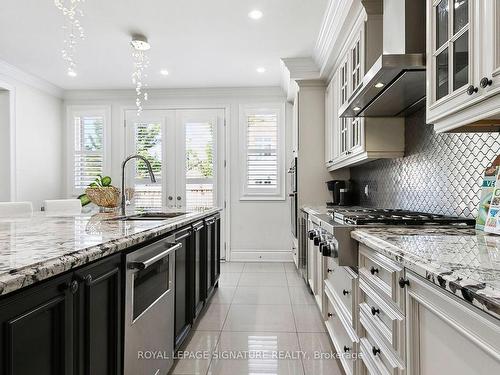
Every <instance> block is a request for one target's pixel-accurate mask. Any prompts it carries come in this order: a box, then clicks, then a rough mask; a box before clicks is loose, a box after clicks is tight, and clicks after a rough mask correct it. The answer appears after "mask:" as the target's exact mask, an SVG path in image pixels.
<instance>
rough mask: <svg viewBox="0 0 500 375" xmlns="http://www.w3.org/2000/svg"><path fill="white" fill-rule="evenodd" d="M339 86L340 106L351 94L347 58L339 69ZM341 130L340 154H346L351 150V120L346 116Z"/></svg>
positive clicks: (341, 120)
mask: <svg viewBox="0 0 500 375" xmlns="http://www.w3.org/2000/svg"><path fill="white" fill-rule="evenodd" d="M339 86H340V106H342V105H343V104H344V103H345V102H346V101H347V98H348V96H349V65H348V61H347V60H346V61H345V62H344V63H343V64H342V65H341V66H340V71H339ZM339 121H340V123H339V125H340V126H339V132H340V134H339V135H340V155H345V154H346V153H347V151H349V134H348V133H349V125H350V122H351V120H350V119H348V118H345V117H341V118H340V119H339Z"/></svg>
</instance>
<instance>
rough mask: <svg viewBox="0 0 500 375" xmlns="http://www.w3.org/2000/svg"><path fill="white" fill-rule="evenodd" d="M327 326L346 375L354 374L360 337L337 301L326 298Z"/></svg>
mask: <svg viewBox="0 0 500 375" xmlns="http://www.w3.org/2000/svg"><path fill="white" fill-rule="evenodd" d="M325 304H326V306H325V315H326V316H325V319H326V321H325V325H326V328H327V330H328V334H329V335H330V338H331V339H332V342H333V345H334V346H335V350H336V351H337V353H338V355H339V358H340V362H341V363H342V366H343V367H344V370H345V372H346V374H348V375H351V374H353V373H354V368H355V358H356V354H355V353H357V343H358V337H357V336H356V333H355V332H354V330H353V329H352V327H351V325H350V322H349V321H347V320H346V319H345V316H344V315H343V314H342V312H341V311H340V309H339V306H338V305H337V304H336V302H335V301H332V300H331V299H330V298H325Z"/></svg>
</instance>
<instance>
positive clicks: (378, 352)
mask: <svg viewBox="0 0 500 375" xmlns="http://www.w3.org/2000/svg"><path fill="white" fill-rule="evenodd" d="M372 353H373V355H377V354H380V349H379V348H377V347H376V346H374V347H372Z"/></svg>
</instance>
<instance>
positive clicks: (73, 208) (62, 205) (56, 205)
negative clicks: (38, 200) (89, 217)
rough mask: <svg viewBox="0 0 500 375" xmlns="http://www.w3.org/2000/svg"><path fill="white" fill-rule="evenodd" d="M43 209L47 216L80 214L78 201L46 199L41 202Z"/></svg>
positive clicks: (80, 206)
mask: <svg viewBox="0 0 500 375" xmlns="http://www.w3.org/2000/svg"><path fill="white" fill-rule="evenodd" d="M43 207H44V211H45V212H46V213H48V214H68V215H78V214H80V213H82V202H81V201H80V199H47V200H45V201H43Z"/></svg>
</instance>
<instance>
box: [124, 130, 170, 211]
mask: <svg viewBox="0 0 500 375" xmlns="http://www.w3.org/2000/svg"><path fill="white" fill-rule="evenodd" d="M134 143H135V150H136V154H138V155H141V156H144V157H145V158H146V159H147V160H148V161H149V162H150V163H151V168H152V169H153V173H154V174H155V177H156V183H154V184H153V183H151V180H150V177H149V172H148V170H147V168H146V164H145V163H144V162H143V161H142V160H136V161H135V178H134V189H133V191H129V192H127V193H128V194H130V195H131V196H130V199H132V198H133V200H134V205H135V207H136V208H144V209H147V208H160V207H161V206H162V183H161V181H162V160H163V156H162V125H161V123H160V122H144V123H136V124H135V129H134Z"/></svg>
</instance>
